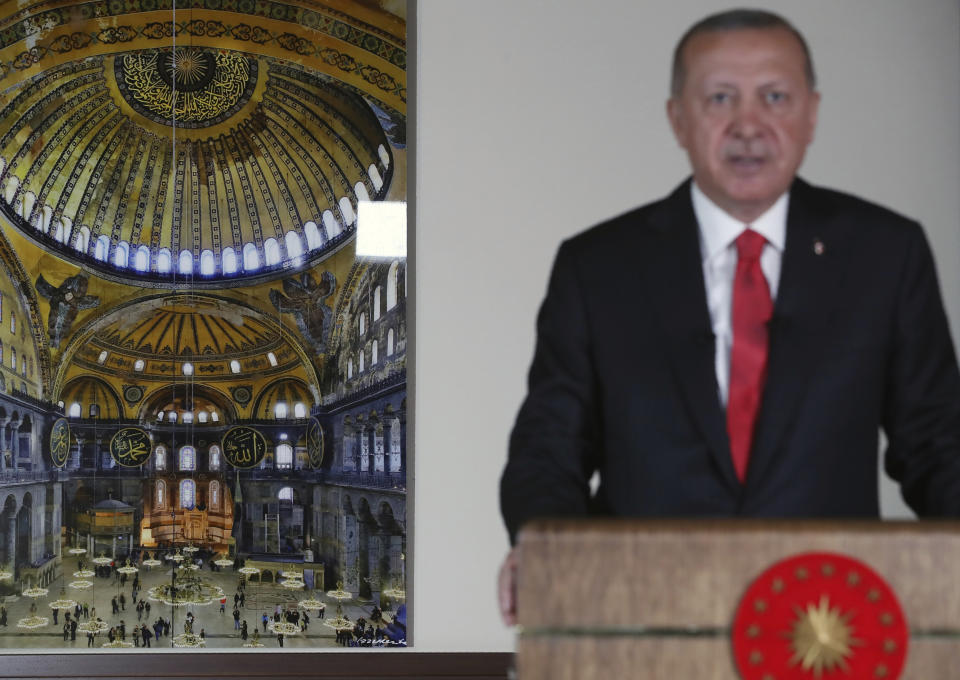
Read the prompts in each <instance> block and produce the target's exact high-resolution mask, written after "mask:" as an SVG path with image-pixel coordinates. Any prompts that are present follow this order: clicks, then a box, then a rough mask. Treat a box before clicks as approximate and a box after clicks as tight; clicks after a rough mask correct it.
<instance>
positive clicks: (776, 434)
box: [746, 180, 848, 493]
mask: <svg viewBox="0 0 960 680" xmlns="http://www.w3.org/2000/svg"><path fill="white" fill-rule="evenodd" d="M830 227H831V225H830V215H829V213H828V211H827V210H826V209H825V208H824V206H823V201H822V200H819V201H818V196H817V191H816V190H815V189H813V188H812V187H810V186H809V185H808V184H806V183H805V182H803V181H801V180H796V181H795V182H794V184H793V186H792V187H791V192H790V206H789V209H788V214H787V241H786V247H785V249H784V253H783V260H782V265H781V271H780V284H779V288H778V292H777V300H776V303H775V306H774V313H773V321H772V322H771V329H770V354H769V358H768V364H767V382H766V386H765V388H764V394H763V401H762V406H761V410H760V416H759V421H758V423H757V430H756V434H755V436H754V443H753V450H752V451H751V454H750V464H749V466H748V469H747V479H746V488H747V491H748V493H749V490H750V489H751V488H753V487H755V486H758V485H760V483H761V482H762V479H763V475H764V473H765V471H766V470H767V468H768V466H769V465H770V464H771V462H772V461H773V460H775V459H776V455H777V452H778V451H779V450H781V449H782V446H781V443H782V442H783V441H784V440H785V438H786V437H787V436H788V435H789V434H790V432H791V426H792V421H793V418H794V416H795V414H796V412H797V409H798V407H799V404H800V402H801V400H802V398H803V396H804V394H805V393H806V388H807V383H808V381H809V377H810V375H811V374H812V373H813V372H814V370H815V367H816V362H817V358H818V356H819V353H820V351H822V349H823V342H822V337H823V328H824V324H825V322H826V320H827V318H828V316H829V314H830V312H831V310H832V309H833V302H832V301H833V300H835V299H836V297H837V296H836V291H837V290H839V288H838V286H839V284H840V277H841V276H842V273H843V271H844V270H845V267H844V264H845V262H846V261H847V253H848V251H847V244H846V243H845V241H844V239H843V234H842V233H838V230H836V229H831V228H830ZM817 338H820V339H821V341H817Z"/></svg>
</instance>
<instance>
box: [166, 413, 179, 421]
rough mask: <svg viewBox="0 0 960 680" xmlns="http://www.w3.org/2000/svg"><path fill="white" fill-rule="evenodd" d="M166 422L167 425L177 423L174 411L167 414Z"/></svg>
mask: <svg viewBox="0 0 960 680" xmlns="http://www.w3.org/2000/svg"><path fill="white" fill-rule="evenodd" d="M167 422H168V423H175V422H177V412H176V411H170V413H168V414H167Z"/></svg>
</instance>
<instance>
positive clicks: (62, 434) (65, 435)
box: [50, 418, 70, 468]
mask: <svg viewBox="0 0 960 680" xmlns="http://www.w3.org/2000/svg"><path fill="white" fill-rule="evenodd" d="M69 453H70V424H69V423H68V422H67V419H66V418H58V419H57V420H56V421H55V422H54V423H53V427H52V428H51V429H50V460H52V461H53V464H54V465H55V466H56V467H58V468H62V467H63V466H64V465H66V464H67V455H68V454H69Z"/></svg>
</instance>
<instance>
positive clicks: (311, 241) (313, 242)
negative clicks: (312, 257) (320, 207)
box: [303, 222, 323, 250]
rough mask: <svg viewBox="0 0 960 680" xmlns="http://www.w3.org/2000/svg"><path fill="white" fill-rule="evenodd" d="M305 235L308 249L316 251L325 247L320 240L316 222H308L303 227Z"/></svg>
mask: <svg viewBox="0 0 960 680" xmlns="http://www.w3.org/2000/svg"><path fill="white" fill-rule="evenodd" d="M303 234H304V236H306V237H307V248H309V249H310V250H314V249H316V248H319V247H320V246H322V245H323V241H322V240H321V239H320V230H319V229H317V223H316V222H307V223H306V224H305V225H303Z"/></svg>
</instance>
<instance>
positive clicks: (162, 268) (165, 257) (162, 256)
mask: <svg viewBox="0 0 960 680" xmlns="http://www.w3.org/2000/svg"><path fill="white" fill-rule="evenodd" d="M172 264H173V263H172V261H171V257H170V251H169V250H167V249H166V248H161V249H160V252H159V253H157V272H159V273H160V274H168V273H170V267H171V266H172Z"/></svg>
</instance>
